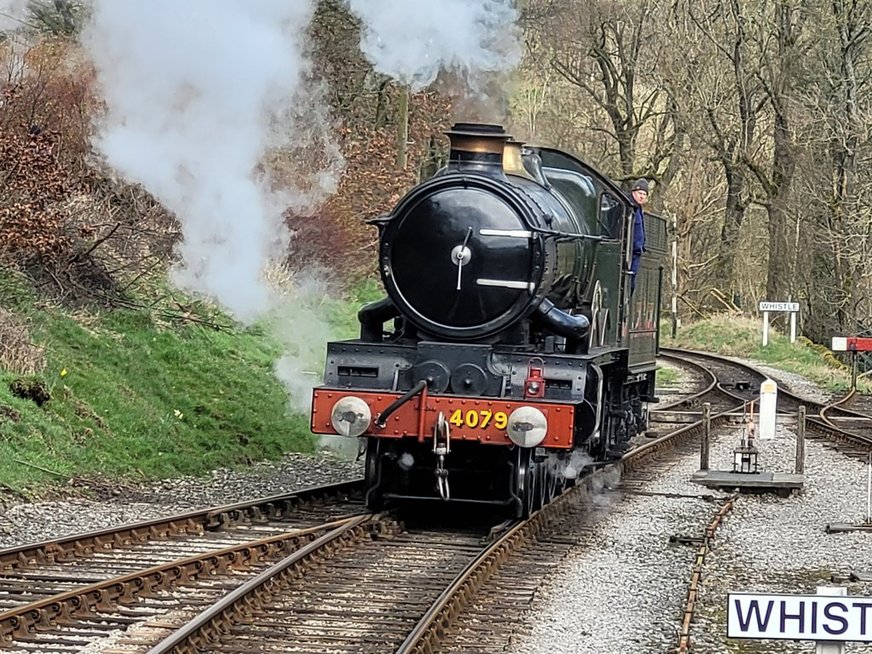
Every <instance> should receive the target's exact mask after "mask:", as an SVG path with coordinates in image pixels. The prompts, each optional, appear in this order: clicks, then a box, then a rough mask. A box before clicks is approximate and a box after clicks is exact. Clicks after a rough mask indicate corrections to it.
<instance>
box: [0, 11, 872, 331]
mask: <svg viewBox="0 0 872 654" xmlns="http://www.w3.org/2000/svg"><path fill="white" fill-rule="evenodd" d="M519 10H520V18H519V27H520V32H521V35H522V38H523V40H524V48H525V56H524V60H523V63H522V65H521V67H520V68H519V69H518V70H517V71H515V72H514V73H513V74H512V75H511V76H510V77H509V78H508V79H505V80H502V81H501V82H500V84H499V85H495V86H493V87H492V88H488V89H487V91H488V94H487V95H488V98H487V101H486V102H479V103H477V105H476V108H475V109H472V108H471V107H470V106H467V104H466V100H465V99H464V98H463V96H461V95H459V94H458V93H457V92H456V89H457V87H458V85H457V84H456V81H457V80H456V79H452V77H451V76H450V75H444V76H442V77H441V78H440V79H439V80H438V81H437V82H436V83H435V84H434V85H433V86H431V87H430V88H429V89H428V90H427V91H425V92H421V93H410V92H409V90H408V89H406V88H403V87H402V86H400V85H398V84H396V83H395V82H392V81H390V80H389V79H388V78H387V77H384V76H382V75H380V74H378V73H377V72H375V71H374V70H373V69H372V67H371V66H370V65H369V64H368V63H367V62H366V60H365V59H364V58H363V56H362V55H361V54H360V50H359V42H360V34H359V25H358V24H357V22H356V21H355V19H354V18H353V17H351V16H350V15H349V14H348V13H347V12H346V11H345V9H344V7H343V4H342V3H341V2H340V1H338V0H323V1H322V2H321V3H320V6H319V9H318V12H317V15H316V19H315V21H314V23H313V28H312V34H311V36H312V42H313V43H314V44H315V45H314V50H315V53H314V54H315V57H316V61H317V66H316V73H317V75H319V76H321V77H323V79H324V81H325V82H326V84H327V88H328V89H329V102H330V105H331V109H332V117H333V120H334V124H335V129H336V135H337V139H338V141H339V143H340V145H341V148H342V151H343V154H344V156H345V159H346V168H345V172H344V175H343V177H342V179H341V182H340V186H339V190H338V192H337V193H335V194H334V195H333V196H332V197H331V198H330V199H329V200H328V201H327V202H326V204H324V205H323V206H322V207H321V208H320V209H319V211H318V212H317V214H316V215H314V216H295V215H292V214H291V213H288V215H287V220H288V222H289V224H290V225H291V226H292V228H293V229H294V234H295V236H294V239H293V243H292V246H293V248H294V250H293V251H294V252H295V254H294V257H293V260H292V262H291V263H293V264H294V265H297V266H305V265H308V264H309V263H311V262H313V261H317V262H320V263H321V264H322V265H323V266H325V267H326V268H327V269H329V270H331V271H334V272H333V274H334V276H335V278H336V280H337V281H340V282H345V281H348V280H351V279H356V278H359V277H361V276H364V275H367V274H372V273H373V271H374V265H375V232H374V229H373V228H371V227H369V226H368V225H366V223H365V220H366V219H368V218H372V217H375V216H377V215H379V214H380V213H383V212H385V211H386V210H388V209H389V208H390V206H391V205H392V204H393V203H394V202H396V200H397V199H398V198H399V197H400V196H401V195H402V193H403V192H404V191H405V190H406V189H408V188H409V187H410V186H411V185H413V184H414V183H416V182H417V181H418V180H420V179H423V178H426V177H428V176H429V175H431V174H432V173H433V172H434V171H435V170H436V169H437V168H438V167H439V166H440V165H441V163H442V162H443V161H444V156H445V149H446V146H447V140H446V139H445V138H444V136H443V132H444V131H445V129H447V128H448V126H449V125H450V124H451V123H453V122H454V121H456V120H468V119H484V120H488V121H490V122H495V121H502V122H504V123H505V124H506V125H507V127H508V129H509V131H510V132H511V133H512V134H513V135H514V136H516V137H517V138H519V139H521V140H524V141H528V142H534V143H538V144H543V145H549V146H555V147H560V148H565V149H567V150H569V151H572V152H575V153H577V154H578V155H580V156H581V157H582V158H583V159H585V160H586V161H588V162H589V163H591V164H592V165H594V166H595V167H598V168H599V169H601V170H603V171H604V172H605V173H607V174H608V175H610V176H612V177H613V178H614V179H616V180H618V181H619V182H621V183H624V184H629V182H630V181H632V180H633V179H635V178H636V177H642V176H644V177H647V178H649V179H651V180H652V181H653V185H652V189H653V192H652V197H651V207H650V208H651V209H652V210H653V211H655V212H657V213H660V214H661V215H663V216H664V217H666V218H667V219H668V220H669V221H670V223H671V233H670V236H671V238H672V240H673V241H674V243H675V246H676V259H675V264H676V272H677V285H676V288H675V293H676V294H677V297H678V308H679V314H680V316H681V317H682V319H691V318H693V317H696V316H704V315H708V314H709V313H712V312H717V311H725V310H726V311H730V312H735V313H742V312H744V313H746V314H748V313H753V312H754V311H755V307H756V303H757V301H758V300H761V299H766V300H788V299H791V300H796V301H799V302H801V304H802V330H803V332H804V333H805V334H806V335H807V336H809V337H810V338H812V339H814V340H818V341H821V342H826V341H828V339H829V337H830V336H831V335H832V334H834V333H862V332H866V331H868V330H869V329H870V328H872V257H870V249H872V199H870V198H872V166H870V161H872V84H870V82H872V56H870V55H872V3H870V2H868V0H829V1H827V2H822V1H820V0H789V1H788V0H723V1H721V0H718V1H717V2H715V1H714V0H693V1H690V0H671V1H670V2H666V0H626V1H608V0H591V1H589V2H578V0H520V3H519ZM83 12H84V10H83V9H82V8H81V7H80V6H79V5H78V4H77V3H75V2H72V1H71V0H54V1H53V2H34V3H31V10H30V16H29V18H28V21H27V25H26V29H25V30H24V31H23V32H21V33H19V32H16V34H14V35H12V34H9V35H7V38H6V40H5V41H4V42H3V43H2V46H0V48H2V55H0V76H2V98H0V101H2V111H0V179H2V184H0V256H2V257H4V259H5V261H6V262H7V263H8V264H10V265H14V266H16V267H18V268H19V269H20V270H22V271H24V272H26V273H27V274H29V275H30V276H31V277H33V278H34V279H35V280H36V281H37V282H38V283H39V284H41V285H42V288H44V290H45V291H46V292H47V293H52V294H54V295H56V296H58V297H61V298H63V299H65V300H69V301H75V302H81V301H88V302H102V303H110V304H117V303H121V304H123V303H124V302H125V301H126V300H125V298H126V297H127V295H128V294H129V293H130V292H131V291H132V290H134V289H135V288H136V286H137V284H139V283H140V280H143V279H145V278H147V277H149V276H150V275H152V274H156V273H158V274H159V273H160V272H161V271H163V270H165V269H166V267H167V266H168V264H169V263H170V262H171V261H172V259H173V256H174V255H173V246H174V244H175V243H176V242H177V240H178V238H179V229H178V225H177V223H176V221H175V219H174V217H173V216H172V215H169V214H168V213H167V212H166V211H165V210H164V209H163V208H162V207H161V206H160V205H159V203H157V202H156V201H155V200H154V199H152V198H151V197H150V196H149V195H148V194H147V193H145V192H144V191H143V190H142V189H140V188H138V187H135V186H129V185H126V184H124V183H121V182H119V181H118V180H116V179H114V178H113V176H112V175H111V174H110V173H109V172H108V171H106V170H104V169H103V168H102V167H101V166H100V165H99V164H98V163H96V162H94V161H93V154H92V151H91V146H90V145H89V134H90V129H91V125H92V118H93V115H94V113H95V112H98V111H99V110H100V104H99V100H98V99H97V94H96V91H95V89H94V76H93V72H92V71H91V69H90V68H89V65H88V63H87V61H86V59H85V58H84V57H83V56H81V53H80V51H79V49H78V46H77V45H76V41H75V38H74V37H75V34H76V32H77V30H78V29H79V26H80V24H81V21H82V15H83ZM672 263H673V262H671V261H667V262H664V264H665V266H666V274H665V282H666V284H665V286H666V294H665V298H664V309H666V308H667V307H668V300H669V294H670V291H669V278H670V270H671V268H672Z"/></svg>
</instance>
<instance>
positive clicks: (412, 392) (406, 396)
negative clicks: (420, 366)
mask: <svg viewBox="0 0 872 654" xmlns="http://www.w3.org/2000/svg"><path fill="white" fill-rule="evenodd" d="M426 386H427V380H426V379H422V380H421V381H419V382H418V383H417V384H415V385H414V386H413V387H412V388H410V389H409V390H407V391H406V392H405V393H403V394H402V395H401V396H400V397H398V398H397V399H396V400H394V401H393V402H391V405H390V406H389V407H388V408H387V409H385V410H384V411H382V412H381V413H380V414H379V416H378V418H376V420H375V425H376V427H378V428H379V429H384V427H385V425H386V424H388V418H390V417H391V414H392V413H393V412H394V411H396V410H397V409H399V408H400V407H401V406H403V405H404V404H405V403H406V402H408V401H409V400H411V399H412V398H413V397H415V396H416V395H417V394H418V393H420V392H421V391H423V390H424V388H425V387H426Z"/></svg>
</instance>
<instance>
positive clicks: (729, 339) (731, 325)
mask: <svg viewBox="0 0 872 654" xmlns="http://www.w3.org/2000/svg"><path fill="white" fill-rule="evenodd" d="M663 334H664V338H663V340H662V345H664V346H665V347H676V348H688V349H692V350H703V351H706V352H715V353H718V354H725V355H728V356H735V357H742V358H746V359H754V360H755V361H760V362H763V363H766V364H768V365H771V366H773V367H776V368H780V369H782V370H786V371H788V372H795V373H798V374H800V375H803V376H804V377H806V378H808V379H809V380H811V381H813V382H815V383H817V384H819V385H820V386H822V387H824V388H826V389H828V390H830V391H833V392H843V391H845V390H847V389H848V388H849V387H850V382H851V373H850V369H849V368H848V367H847V366H846V365H845V364H844V363H843V362H842V361H840V360H839V359H837V358H836V357H835V356H833V354H832V352H830V350H829V349H828V348H827V347H825V346H822V345H816V344H814V343H812V342H811V341H809V340H808V339H807V338H804V337H799V338H797V340H796V342H795V343H791V342H790V339H789V337H788V336H787V335H785V334H783V333H781V332H779V331H777V330H775V329H771V330H770V332H769V344H768V345H767V346H766V347H763V344H762V327H761V323H760V321H759V320H752V319H751V318H745V317H736V316H724V315H716V316H712V317H711V318H709V319H707V320H701V321H698V322H695V323H692V324H689V325H686V326H684V327H682V328H681V329H680V330H679V332H678V336H677V338H676V339H674V340H673V339H671V338H669V336H668V334H669V330H668V329H665V330H664V331H663ZM860 386H861V388H864V389H865V385H864V383H863V382H861V384H860ZM866 392H868V389H866Z"/></svg>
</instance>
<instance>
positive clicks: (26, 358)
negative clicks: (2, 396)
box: [0, 308, 45, 375]
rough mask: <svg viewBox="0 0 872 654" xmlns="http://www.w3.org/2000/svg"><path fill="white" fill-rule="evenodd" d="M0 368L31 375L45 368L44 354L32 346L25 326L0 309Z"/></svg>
mask: <svg viewBox="0 0 872 654" xmlns="http://www.w3.org/2000/svg"><path fill="white" fill-rule="evenodd" d="M0 368H2V369H4V370H8V371H10V372H13V373H15V374H17V375H33V374H36V373H38V372H40V371H41V370H43V369H44V368H45V352H43V350H42V348H40V347H38V346H36V345H34V344H33V342H32V341H31V338H30V330H29V329H28V327H27V324H26V323H25V322H24V321H23V320H22V319H21V318H18V317H17V316H15V315H14V314H12V313H10V312H9V311H6V310H5V309H2V308H0Z"/></svg>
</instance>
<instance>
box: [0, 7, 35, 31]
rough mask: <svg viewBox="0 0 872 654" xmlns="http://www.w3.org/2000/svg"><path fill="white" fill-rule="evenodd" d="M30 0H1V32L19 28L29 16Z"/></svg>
mask: <svg viewBox="0 0 872 654" xmlns="http://www.w3.org/2000/svg"><path fill="white" fill-rule="evenodd" d="M27 3H28V0H0V32H5V31H7V30H17V29H18V28H19V27H21V26H22V25H23V24H24V21H25V19H26V16H27Z"/></svg>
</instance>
